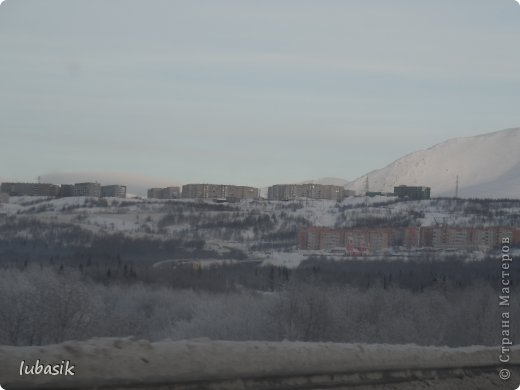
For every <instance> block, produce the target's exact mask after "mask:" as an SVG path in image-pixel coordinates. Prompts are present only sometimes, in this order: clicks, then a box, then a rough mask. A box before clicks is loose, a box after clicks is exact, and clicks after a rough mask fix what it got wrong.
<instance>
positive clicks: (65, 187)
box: [59, 184, 74, 198]
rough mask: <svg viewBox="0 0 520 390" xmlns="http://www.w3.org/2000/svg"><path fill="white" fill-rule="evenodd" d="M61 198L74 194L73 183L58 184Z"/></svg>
mask: <svg viewBox="0 0 520 390" xmlns="http://www.w3.org/2000/svg"><path fill="white" fill-rule="evenodd" d="M59 196H60V197H61V198H67V197H70V196H74V185H73V184H62V185H61V186H60V194H59Z"/></svg>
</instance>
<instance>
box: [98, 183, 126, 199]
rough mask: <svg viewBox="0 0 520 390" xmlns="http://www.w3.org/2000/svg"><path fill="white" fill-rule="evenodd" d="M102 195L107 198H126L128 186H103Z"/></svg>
mask: <svg viewBox="0 0 520 390" xmlns="http://www.w3.org/2000/svg"><path fill="white" fill-rule="evenodd" d="M101 196H102V197H105V198H106V197H108V198H126V186H123V185H120V184H110V185H106V186H102V187H101Z"/></svg>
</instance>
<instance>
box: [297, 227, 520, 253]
mask: <svg viewBox="0 0 520 390" xmlns="http://www.w3.org/2000/svg"><path fill="white" fill-rule="evenodd" d="M505 237H508V238H509V239H510V240H511V243H512V244H513V245H520V228H518V227H504V226H498V227H456V226H425V227H405V228H368V227H367V228H363V227H358V228H344V229H336V228H326V227H310V228H307V229H303V230H302V231H300V233H299V237H298V238H299V247H300V249H304V250H332V249H337V248H344V249H345V251H346V253H349V254H363V253H366V252H378V251H381V250H384V249H387V248H391V247H408V248H424V247H430V248H438V249H465V250H470V249H491V248H495V247H498V246H500V245H501V242H502V239H503V238H505Z"/></svg>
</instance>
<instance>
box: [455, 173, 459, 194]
mask: <svg viewBox="0 0 520 390" xmlns="http://www.w3.org/2000/svg"><path fill="white" fill-rule="evenodd" d="M458 197H459V175H457V181H456V183H455V199H458Z"/></svg>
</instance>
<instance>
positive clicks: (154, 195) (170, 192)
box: [147, 187, 181, 199]
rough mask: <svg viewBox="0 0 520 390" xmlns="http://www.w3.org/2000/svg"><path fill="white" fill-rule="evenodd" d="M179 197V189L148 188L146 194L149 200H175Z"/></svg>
mask: <svg viewBox="0 0 520 390" xmlns="http://www.w3.org/2000/svg"><path fill="white" fill-rule="evenodd" d="M180 195H181V189H180V187H166V188H150V189H149V190H148V193H147V196H148V198H150V199H175V198H179V197H180Z"/></svg>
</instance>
